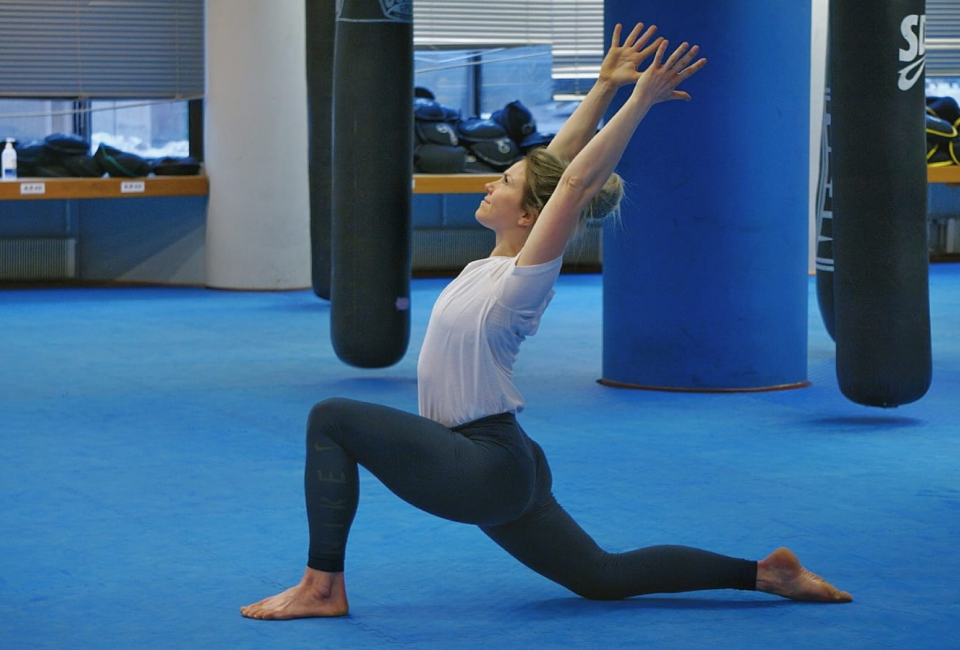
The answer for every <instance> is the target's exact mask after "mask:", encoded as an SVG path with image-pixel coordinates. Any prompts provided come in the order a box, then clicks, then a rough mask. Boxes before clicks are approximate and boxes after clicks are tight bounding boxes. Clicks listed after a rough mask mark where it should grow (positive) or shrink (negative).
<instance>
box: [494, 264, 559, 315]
mask: <svg viewBox="0 0 960 650" xmlns="http://www.w3.org/2000/svg"><path fill="white" fill-rule="evenodd" d="M562 265H563V258H562V257H558V258H557V259H555V260H553V261H552V262H546V263H544V264H535V265H533V266H517V265H516V260H514V263H513V264H511V265H510V269H509V272H508V273H507V274H506V276H505V277H504V280H503V287H502V289H501V291H500V296H499V302H500V304H501V305H503V306H504V307H506V308H507V309H510V310H511V311H516V312H538V311H541V310H542V308H543V307H544V306H545V303H546V301H547V300H548V299H549V298H550V296H552V295H553V285H554V284H556V282H557V277H559V275H560V267H561V266H562Z"/></svg>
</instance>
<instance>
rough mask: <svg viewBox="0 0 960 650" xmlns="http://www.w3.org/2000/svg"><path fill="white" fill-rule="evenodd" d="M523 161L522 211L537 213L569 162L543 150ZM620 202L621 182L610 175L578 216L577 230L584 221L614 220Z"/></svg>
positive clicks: (617, 213)
mask: <svg viewBox="0 0 960 650" xmlns="http://www.w3.org/2000/svg"><path fill="white" fill-rule="evenodd" d="M526 160H527V167H526V174H525V178H524V188H523V199H522V203H523V209H524V210H527V211H528V212H536V213H537V214H539V213H540V211H541V210H543V206H545V205H546V204H547V201H548V200H549V199H550V197H551V196H552V195H553V192H554V190H556V189H557V185H558V184H559V183H560V177H561V176H562V175H563V172H564V170H565V169H566V168H567V165H569V164H570V163H569V162H568V161H565V160H563V159H561V158H559V157H557V156H556V155H554V154H553V153H551V152H549V151H547V150H546V149H545V148H542V147H541V148H539V149H534V150H533V151H531V152H530V153H528V154H527V157H526ZM621 199H623V179H622V178H620V176H619V175H618V174H611V175H610V178H608V179H607V182H606V183H604V185H603V187H602V188H601V189H600V191H599V192H597V194H596V196H594V197H593V198H592V199H591V200H590V203H589V204H588V205H587V207H586V208H584V210H583V212H581V213H580V217H579V219H578V228H579V227H580V226H582V225H583V224H584V223H585V222H587V221H591V220H600V219H603V218H605V217H607V216H613V217H614V218H616V216H617V215H619V211H620V201H621Z"/></svg>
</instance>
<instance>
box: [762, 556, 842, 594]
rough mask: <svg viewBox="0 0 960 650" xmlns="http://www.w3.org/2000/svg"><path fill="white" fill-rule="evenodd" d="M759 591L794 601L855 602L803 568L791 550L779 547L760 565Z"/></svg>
mask: <svg viewBox="0 0 960 650" xmlns="http://www.w3.org/2000/svg"><path fill="white" fill-rule="evenodd" d="M757 591H763V592H766V593H768V594H776V595H777V596H783V597H784V598H792V599H793V600H808V601H814V602H820V603H849V602H850V601H852V600H853V596H851V595H850V594H849V593H848V592H846V591H840V590H839V589H837V588H836V587H834V586H833V585H832V584H830V583H829V582H827V581H826V580H824V579H823V578H821V577H820V576H818V575H817V574H815V573H811V572H810V571H807V570H806V569H804V568H803V566H802V565H801V564H800V560H798V559H797V556H796V555H794V554H793V551H791V550H790V549H787V548H778V549H777V550H775V551H774V552H773V553H771V554H770V555H769V556H767V557H766V558H765V559H763V560H761V561H760V562H759V563H758V564H757Z"/></svg>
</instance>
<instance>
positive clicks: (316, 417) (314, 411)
mask: <svg viewBox="0 0 960 650" xmlns="http://www.w3.org/2000/svg"><path fill="white" fill-rule="evenodd" d="M358 406H359V402H355V401H353V400H349V399H345V398H343V397H331V398H329V399H325V400H323V401H320V402H317V403H316V404H314V405H313V408H311V409H310V415H309V416H307V440H308V441H309V440H311V439H313V438H316V437H318V436H326V437H331V435H333V436H335V432H336V431H337V430H339V429H340V428H341V426H342V425H343V424H344V423H345V422H348V421H349V419H350V418H351V417H352V415H351V414H352V413H355V412H356V411H357V409H358Z"/></svg>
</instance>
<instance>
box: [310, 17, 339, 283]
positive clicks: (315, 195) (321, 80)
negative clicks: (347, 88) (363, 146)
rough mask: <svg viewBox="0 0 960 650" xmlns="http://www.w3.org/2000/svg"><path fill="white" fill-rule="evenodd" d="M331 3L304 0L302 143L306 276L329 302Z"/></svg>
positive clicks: (333, 24)
mask: <svg viewBox="0 0 960 650" xmlns="http://www.w3.org/2000/svg"><path fill="white" fill-rule="evenodd" d="M336 5H337V2H336V0H307V4H306V29H307V39H306V43H307V120H308V121H307V126H308V131H307V137H308V143H309V146H308V150H309V174H310V271H311V273H310V275H311V282H312V285H313V292H314V293H315V294H317V296H319V297H320V298H323V299H324V300H329V299H330V229H331V214H330V213H331V205H330V204H331V196H330V192H331V186H332V183H333V177H332V174H333V169H332V168H331V153H332V149H333V142H332V129H333V48H334V36H335V35H336V32H337V28H336V27H337V23H336Z"/></svg>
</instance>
